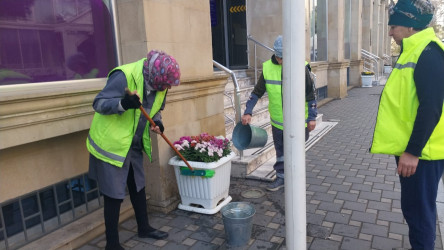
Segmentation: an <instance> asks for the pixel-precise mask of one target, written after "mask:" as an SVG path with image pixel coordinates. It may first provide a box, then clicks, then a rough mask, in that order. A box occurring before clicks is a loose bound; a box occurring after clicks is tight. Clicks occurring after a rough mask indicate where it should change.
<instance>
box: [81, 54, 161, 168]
mask: <svg viewBox="0 0 444 250" xmlns="http://www.w3.org/2000/svg"><path fill="white" fill-rule="evenodd" d="M145 60H146V59H145V58H144V59H141V60H139V61H137V62H134V63H130V64H125V65H122V66H119V67H117V68H115V69H113V70H112V71H111V72H110V73H109V74H108V77H109V76H110V74H111V73H112V72H114V71H116V70H121V71H122V72H123V73H124V74H125V77H126V80H127V83H128V89H129V90H130V91H134V90H137V93H138V94H139V96H140V101H141V102H143V86H144V79H143V74H142V68H143V62H144V61H145ZM166 92H167V90H164V91H157V93H156V97H155V100H154V103H153V107H152V108H151V111H150V116H151V117H153V116H154V115H155V114H156V113H157V112H158V111H159V110H160V108H161V106H162V103H163V101H164V99H165V95H166ZM140 115H141V111H140V110H139V109H130V110H127V111H125V112H123V113H122V114H113V115H102V114H99V113H97V112H96V113H95V114H94V118H93V121H92V123H91V128H90V131H89V135H88V138H87V140H86V146H87V148H88V151H89V152H90V153H91V154H92V155H94V156H95V157H96V158H98V159H100V160H102V161H104V162H107V163H110V164H112V165H114V166H117V167H122V166H123V163H124V161H125V158H126V155H127V154H128V151H129V148H130V146H131V143H132V140H133V137H134V134H135V132H136V129H137V125H138V123H139V119H140ZM149 127H150V125H149V122H147V126H146V127H145V130H144V133H143V146H144V151H145V153H146V154H147V155H148V157H149V158H150V160H151V139H150V136H149V131H150V130H149Z"/></svg>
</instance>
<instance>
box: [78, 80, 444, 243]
mask: <svg viewBox="0 0 444 250" xmlns="http://www.w3.org/2000/svg"><path fill="white" fill-rule="evenodd" d="M381 90H382V86H377V87H373V88H354V89H352V90H350V91H349V95H348V97H347V98H344V99H342V100H334V101H332V102H330V103H327V104H326V105H324V106H322V107H321V108H320V113H322V114H324V120H327V121H328V120H335V121H339V123H338V125H336V127H335V128H334V129H333V130H331V131H330V132H329V133H328V134H327V135H325V136H324V137H323V138H322V139H321V140H320V141H318V142H317V143H316V144H315V145H314V146H313V147H312V148H311V149H310V150H309V151H307V153H306V157H307V165H306V168H307V172H306V174H307V179H306V180H307V181H306V183H307V196H306V197H307V248H308V249H312V250H329V249H351V250H361V249H392V248H394V247H403V248H406V249H408V248H409V247H410V244H409V243H408V236H407V234H408V227H407V225H406V224H405V222H404V219H403V216H402V214H401V210H400V200H399V199H400V193H399V192H400V186H399V179H398V177H397V176H396V175H395V161H394V158H393V157H392V156H385V155H371V154H369V153H368V148H369V145H370V142H371V139H372V134H373V126H374V123H375V118H376V112H377V107H378V102H379V97H380V92H381ZM265 185H266V183H264V182H261V181H257V180H245V179H236V178H232V179H231V185H230V195H231V196H232V197H233V201H248V202H251V203H252V204H254V206H255V208H256V215H255V216H254V218H253V232H252V238H251V240H250V242H249V244H248V245H247V246H246V247H243V248H239V249H286V248H285V202H284V190H283V189H281V190H279V191H277V192H268V191H265ZM252 188H259V189H262V190H264V193H265V195H264V196H263V197H261V198H257V199H246V198H243V197H242V196H241V193H242V192H243V191H245V190H250V189H252ZM149 217H150V223H151V225H152V226H154V227H156V228H160V229H162V230H165V231H168V232H169V233H170V236H169V238H167V239H166V240H153V239H141V238H138V237H137V236H136V222H135V219H134V217H132V218H130V219H128V220H127V221H125V222H123V223H122V224H121V225H120V241H121V242H122V244H123V246H124V247H125V248H126V249H132V250H138V249H162V250H164V249H174V250H178V249H230V247H228V246H227V244H226V238H225V232H224V228H223V222H222V217H221V215H220V213H217V214H216V215H202V214H197V213H192V212H187V211H182V210H175V211H172V212H171V213H169V214H167V215H164V214H159V213H150V214H149ZM437 234H438V235H437V238H436V247H435V249H442V242H441V236H440V234H439V232H438V233H437ZM105 243H106V242H105V237H104V235H101V236H99V237H98V238H96V239H94V240H93V241H91V242H89V243H88V244H87V245H85V246H83V247H81V248H80V249H82V250H89V249H103V247H104V246H105Z"/></svg>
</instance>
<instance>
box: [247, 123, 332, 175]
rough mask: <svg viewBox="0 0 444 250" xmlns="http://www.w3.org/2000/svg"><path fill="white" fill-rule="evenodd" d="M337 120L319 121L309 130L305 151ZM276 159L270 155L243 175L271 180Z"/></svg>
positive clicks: (329, 129)
mask: <svg viewBox="0 0 444 250" xmlns="http://www.w3.org/2000/svg"><path fill="white" fill-rule="evenodd" d="M337 124H338V122H330V121H327V122H321V123H319V124H317V125H316V128H315V129H314V130H313V131H311V132H310V138H309V139H308V140H307V141H306V142H305V151H308V150H309V149H310V148H311V147H313V146H314V145H315V144H316V142H318V141H319V140H320V139H321V138H322V137H324V136H325V135H326V134H327V133H328V132H330V131H331V130H332V129H333V128H334V127H335V126H336V125H337ZM275 161H276V157H271V158H270V159H269V160H268V161H267V162H264V163H263V164H262V165H261V166H259V167H258V168H256V169H255V170H254V171H252V172H250V173H249V174H247V175H246V176H245V178H246V179H254V180H263V181H273V180H274V179H275V178H276V172H275V171H274V169H273V165H274V163H275Z"/></svg>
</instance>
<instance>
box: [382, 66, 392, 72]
mask: <svg viewBox="0 0 444 250" xmlns="http://www.w3.org/2000/svg"><path fill="white" fill-rule="evenodd" d="M391 72H392V66H389V65H384V73H385V74H390V73H391Z"/></svg>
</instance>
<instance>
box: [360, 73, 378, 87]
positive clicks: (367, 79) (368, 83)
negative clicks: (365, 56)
mask: <svg viewBox="0 0 444 250" xmlns="http://www.w3.org/2000/svg"><path fill="white" fill-rule="evenodd" d="M374 78H375V75H361V80H362V87H363V88H371V87H372V83H373V79H374Z"/></svg>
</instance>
